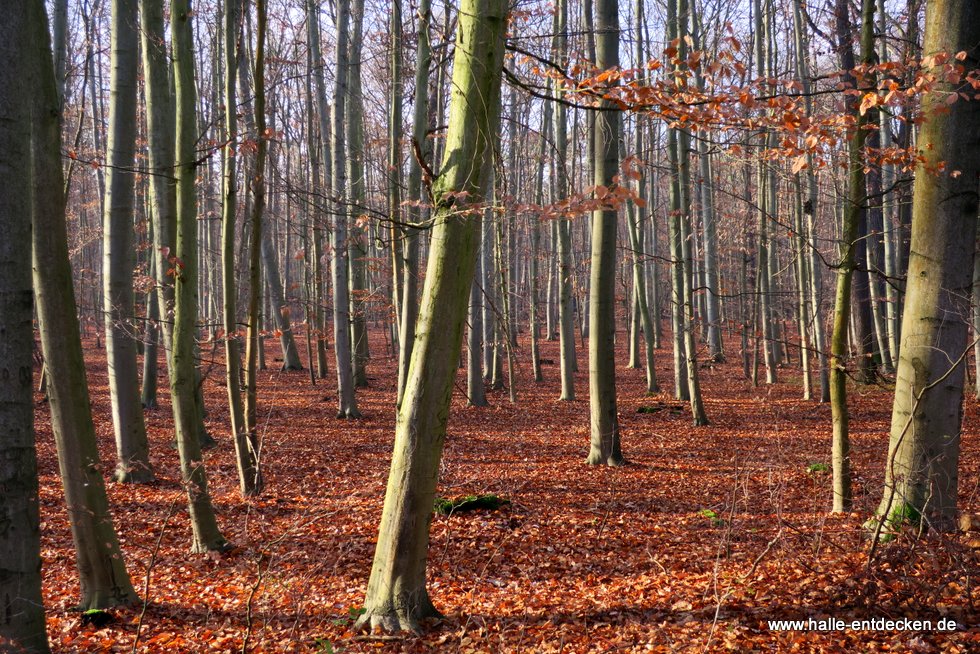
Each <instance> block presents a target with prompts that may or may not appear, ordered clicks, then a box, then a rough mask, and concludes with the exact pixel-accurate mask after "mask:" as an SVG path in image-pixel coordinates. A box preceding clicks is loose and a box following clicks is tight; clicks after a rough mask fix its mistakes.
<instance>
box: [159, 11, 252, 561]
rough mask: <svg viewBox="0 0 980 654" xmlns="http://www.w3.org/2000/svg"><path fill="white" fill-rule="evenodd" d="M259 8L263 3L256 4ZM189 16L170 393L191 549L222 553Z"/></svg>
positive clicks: (177, 69)
mask: <svg viewBox="0 0 980 654" xmlns="http://www.w3.org/2000/svg"><path fill="white" fill-rule="evenodd" d="M259 5H260V6H261V5H262V0H259ZM192 17H193V12H192V11H191V5H190V1H189V0H175V2H174V3H173V5H172V6H171V23H170V28H171V39H172V42H173V56H174V88H175V90H176V93H175V97H174V99H175V108H176V116H177V120H176V126H177V130H176V134H177V138H176V145H177V147H176V162H177V168H176V171H175V172H176V174H177V205H176V207H177V251H176V262H175V264H174V335H173V356H172V361H173V365H172V371H171V374H170V392H171V396H172V397H173V408H174V428H175V431H176V432H177V451H178V453H179V455H180V472H181V480H182V481H183V483H184V485H185V487H186V489H187V497H188V500H189V507H190V517H191V528H192V531H193V541H192V545H191V550H192V551H194V552H205V551H209V550H224V549H226V548H227V547H228V543H227V541H225V539H224V537H223V536H222V535H221V532H220V531H219V530H218V523H217V520H216V519H215V516H214V509H213V508H212V506H211V496H210V494H209V493H208V479H207V472H206V469H205V466H204V461H203V457H202V455H201V444H200V441H199V440H198V425H199V424H200V421H201V418H200V413H199V411H200V407H199V406H198V402H197V397H196V396H197V376H196V370H197V366H196V352H195V342H196V340H197V334H198V329H197V310H198V297H197V267H198V265H197V191H196V189H195V178H196V177H197V152H196V143H197V134H198V128H197V115H196V109H197V92H196V90H195V87H194V35H193V30H192V26H191V19H192Z"/></svg>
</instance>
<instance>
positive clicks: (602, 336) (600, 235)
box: [586, 0, 625, 466]
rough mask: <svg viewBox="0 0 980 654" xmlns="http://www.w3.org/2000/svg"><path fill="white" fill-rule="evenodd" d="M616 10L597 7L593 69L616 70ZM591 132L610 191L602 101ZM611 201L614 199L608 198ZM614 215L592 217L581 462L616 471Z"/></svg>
mask: <svg viewBox="0 0 980 654" xmlns="http://www.w3.org/2000/svg"><path fill="white" fill-rule="evenodd" d="M618 12H619V8H618V3H617V1H616V0H598V2H596V30H597V32H596V35H597V38H596V52H597V55H596V65H597V67H598V68H599V69H600V70H611V69H615V68H617V67H618V66H619V36H620V34H619V31H620V30H619V13H618ZM602 106H603V108H604V109H605V111H600V112H597V113H598V115H597V116H596V117H595V129H594V131H593V133H592V139H593V147H594V149H595V178H594V183H595V185H596V186H597V187H598V186H604V187H605V188H606V189H608V190H609V191H610V193H611V192H612V190H613V189H614V188H615V186H616V183H615V182H614V181H613V177H615V176H617V175H618V174H619V134H620V113H619V112H618V111H613V110H612V109H613V107H614V106H615V105H613V103H612V102H610V101H608V100H602ZM613 197H615V196H613ZM617 217H618V211H617V209H616V208H615V207H608V208H604V209H601V210H598V211H595V212H593V214H592V270H591V282H590V287H589V293H590V307H589V310H590V313H589V410H590V416H591V420H590V423H591V434H590V443H589V455H588V457H587V458H586V463H589V464H592V465H601V464H606V465H610V466H620V465H623V463H625V459H624V458H623V453H622V451H621V449H620V440H619V418H618V416H617V412H616V304H615V302H616V222H617Z"/></svg>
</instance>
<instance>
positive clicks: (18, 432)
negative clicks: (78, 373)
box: [0, 0, 101, 653]
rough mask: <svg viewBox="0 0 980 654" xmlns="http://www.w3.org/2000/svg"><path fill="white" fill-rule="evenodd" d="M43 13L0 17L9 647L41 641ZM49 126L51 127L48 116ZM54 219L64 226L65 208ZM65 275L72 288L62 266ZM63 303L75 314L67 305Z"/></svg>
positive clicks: (0, 566) (0, 569) (43, 647)
mask: <svg viewBox="0 0 980 654" xmlns="http://www.w3.org/2000/svg"><path fill="white" fill-rule="evenodd" d="M43 13H44V6H43V4H42V3H41V2H40V1H39V0H31V1H25V0H18V1H17V2H10V3H7V5H6V6H5V7H4V16H3V21H0V116H3V120H0V179H3V185H2V186H0V233H2V234H3V238H2V239H0V334H3V338H0V371H2V374H0V397H3V401H2V402H0V462H2V463H0V487H2V488H3V495H2V497H0V525H2V528H0V562H2V563H0V641H2V642H3V643H5V645H3V647H5V648H6V647H9V649H10V651H20V650H21V649H23V651H26V652H32V653H46V652H48V651H49V649H48V636H47V633H46V632H45V621H44V604H43V603H42V598H41V529H40V524H41V520H40V516H39V511H38V476H37V451H36V449H35V442H34V396H33V390H34V389H33V388H32V366H33V361H32V359H31V353H32V352H33V350H34V332H33V327H32V318H33V316H32V313H33V311H32V303H31V261H30V255H29V254H28V251H27V249H26V248H25V247H24V243H26V242H28V241H29V240H30V239H31V219H30V216H31V179H30V176H29V173H30V171H31V166H30V165H29V164H30V160H31V107H30V105H29V104H28V103H27V102H25V100H26V99H27V98H30V97H31V92H32V89H31V83H30V81H31V79H32V78H31V74H30V72H31V71H32V69H36V68H37V59H38V58H39V57H40V56H43V57H47V58H48V61H47V64H46V65H47V68H48V69H49V70H50V69H51V59H50V58H51V51H50V47H45V48H43V49H42V48H39V47H37V44H36V43H33V44H32V42H31V40H32V38H33V37H32V32H33V34H37V33H38V32H39V31H40V30H38V29H35V30H31V26H32V25H31V23H32V22H35V21H37V22H40V24H41V28H43V30H44V32H45V36H44V43H45V44H47V43H48V37H47V24H46V22H47V21H46V16H42V15H41V14H43ZM32 45H33V46H34V47H32ZM51 81H52V82H53V81H54V80H53V79H52V80H51ZM52 91H54V89H53V88H52ZM56 102H57V100H56ZM57 107H58V104H55V106H54V109H55V112H54V115H55V116H58V115H60V112H59V111H57ZM54 128H55V133H57V129H58V124H57V122H55V126H54ZM58 154H60V153H58V152H57V151H56V152H55V154H54V156H58ZM58 172H59V175H60V173H61V169H60V167H59V170H58ZM60 188H61V187H60V186H59V187H58V189H57V190H60ZM61 221H62V222H61V224H62V229H63V228H64V227H63V226H64V213H62V215H61ZM65 261H66V262H67V247H66V257H65ZM67 283H68V289H69V290H71V278H70V276H69V278H68V280H67ZM63 308H64V310H65V313H66V314H70V315H69V316H66V317H69V318H70V319H72V320H74V319H75V313H74V311H75V307H74V305H73V306H71V307H63ZM76 324H77V323H76ZM86 407H88V405H87V404H86ZM100 479H101V478H100Z"/></svg>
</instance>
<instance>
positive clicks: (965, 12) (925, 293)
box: [876, 0, 980, 530]
mask: <svg viewBox="0 0 980 654" xmlns="http://www.w3.org/2000/svg"><path fill="white" fill-rule="evenodd" d="M978 44H980V5H978V4H976V3H968V2H953V1H952V0H933V1H932V2H929V3H927V4H926V33H925V41H924V44H923V54H925V55H927V56H929V55H936V54H942V53H946V54H950V53H957V52H966V53H967V56H966V59H965V60H964V61H965V65H966V66H967V67H972V68H976V66H977V60H978V58H980V47H978ZM958 91H967V92H971V93H972V90H970V86H969V85H968V84H963V83H957V84H952V83H950V82H947V81H945V80H942V79H941V74H940V81H938V82H937V83H936V84H935V86H934V87H933V88H932V90H931V91H930V92H928V93H926V94H925V96H924V97H923V101H922V109H923V112H924V115H925V116H926V122H925V123H924V124H923V126H922V129H921V132H920V134H919V144H920V150H919V151H920V153H921V154H922V156H923V157H924V161H922V162H921V163H920V164H919V165H918V166H917V169H916V176H915V191H914V206H913V209H912V241H911V252H910V256H909V269H908V271H909V274H908V285H907V287H906V298H905V310H904V317H903V319H902V336H901V348H900V352H899V362H898V372H897V378H896V383H895V401H894V404H893V408H892V423H891V437H890V440H889V446H888V457H887V459H886V460H885V489H884V496H883V497H882V501H881V504H880V505H879V507H878V510H877V511H876V516H877V520H878V521H882V522H884V526H886V527H888V528H897V527H900V526H901V524H902V523H903V522H906V521H908V522H912V523H914V524H917V523H922V522H925V524H926V526H928V527H930V528H933V529H938V530H950V529H953V528H955V524H956V511H957V490H958V468H959V450H960V440H961V435H962V434H961V429H962V416H963V408H962V404H963V384H964V377H965V371H966V361H967V352H968V344H967V325H968V323H969V311H970V306H969V297H970V285H971V282H972V279H971V276H972V269H973V265H972V264H973V258H974V243H975V236H976V232H977V207H978V199H980V198H978V187H977V180H978V175H980V105H978V104H977V103H976V102H973V101H969V102H965V101H957V102H954V103H953V104H952V105H948V113H944V114H940V113H939V112H938V111H937V110H938V109H939V108H940V107H942V106H943V104H944V102H945V100H946V98H947V97H949V95H950V93H956V92H958ZM939 162H945V163H946V164H947V170H948V171H952V170H957V171H960V174H959V175H953V174H951V173H949V172H936V171H937V167H938V164H939Z"/></svg>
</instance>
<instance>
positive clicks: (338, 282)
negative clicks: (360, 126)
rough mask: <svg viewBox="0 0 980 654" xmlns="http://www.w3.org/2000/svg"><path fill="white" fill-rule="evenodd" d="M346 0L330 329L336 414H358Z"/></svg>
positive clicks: (343, 1)
mask: <svg viewBox="0 0 980 654" xmlns="http://www.w3.org/2000/svg"><path fill="white" fill-rule="evenodd" d="M350 8H351V5H350V0H338V2H337V63H336V66H335V68H334V75H335V76H336V78H337V79H336V83H335V87H334V105H333V179H334V183H333V196H334V211H333V214H334V228H333V250H334V251H333V268H332V277H333V331H334V335H333V338H334V353H335V355H336V359H337V417H338V418H359V417H361V412H360V411H358V409H357V400H356V398H355V396H354V375H353V359H352V356H353V351H352V349H351V333H350V326H351V315H350V274H349V273H350V244H349V243H348V242H347V234H348V230H347V223H348V218H349V215H348V214H349V211H350V209H349V207H348V205H347V201H348V199H349V194H348V188H347V186H348V180H347V165H346V157H347V146H348V142H347V127H348V125H347V123H348V121H347V100H348V94H349V93H348V91H349V88H348V78H349V70H348V68H349V65H350V58H349V52H348V47H349V46H348V42H349V36H350V35H349V31H350V19H351V11H350Z"/></svg>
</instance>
